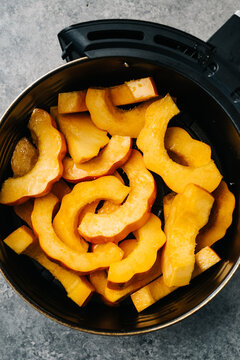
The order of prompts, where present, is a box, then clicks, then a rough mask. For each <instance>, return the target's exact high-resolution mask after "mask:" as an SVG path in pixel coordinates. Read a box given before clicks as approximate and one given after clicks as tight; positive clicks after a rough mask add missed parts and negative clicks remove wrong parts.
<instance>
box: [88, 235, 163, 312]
mask: <svg viewBox="0 0 240 360" xmlns="http://www.w3.org/2000/svg"><path fill="white" fill-rule="evenodd" d="M136 246H137V240H136V239H128V240H124V241H122V242H121V243H120V244H119V247H120V248H121V249H122V250H123V251H124V256H123V258H126V257H127V256H129V255H130V253H131V252H132V251H133V250H134V249H135V248H136ZM161 273H162V272H161V266H160V254H158V255H157V259H156V261H155V263H154V265H153V267H152V268H151V269H150V270H149V271H148V272H146V274H145V275H144V277H143V278H142V279H139V280H134V281H133V282H131V283H130V284H129V285H127V286H124V287H123V288H119V289H111V288H109V287H108V286H107V272H106V271H105V270H98V271H95V272H93V273H92V274H90V276H89V278H90V281H91V283H92V284H93V286H94V287H95V289H96V291H97V293H99V294H100V295H102V297H103V300H104V301H105V302H106V303H107V304H111V305H114V303H117V302H119V301H121V300H123V299H124V298H125V297H127V296H128V295H130V294H131V293H133V292H134V291H136V290H137V289H140V288H141V287H143V286H145V285H147V284H148V283H150V282H151V281H153V280H154V279H156V278H157V277H158V276H160V275H161Z"/></svg>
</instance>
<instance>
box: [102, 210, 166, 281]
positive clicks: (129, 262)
mask: <svg viewBox="0 0 240 360" xmlns="http://www.w3.org/2000/svg"><path fill="white" fill-rule="evenodd" d="M134 236H135V237H136V239H137V246H136V247H135V249H134V250H133V251H132V252H131V253H130V254H129V256H127V257H125V258H124V259H122V260H121V261H119V262H116V263H114V264H112V265H110V267H109V271H108V287H112V285H113V286H114V284H124V283H127V282H129V281H130V280H131V279H132V278H133V277H134V276H135V275H137V274H143V273H146V272H147V271H148V270H149V269H151V267H152V266H153V264H154V263H155V261H156V258H157V252H158V250H159V249H160V248H161V247H162V246H163V245H164V243H165V241H166V237H165V234H164V232H163V231H162V228H161V220H160V219H159V218H158V217H157V216H155V215H154V214H151V215H150V217H149V219H148V221H147V222H146V223H145V225H143V226H142V227H141V228H139V229H138V230H136V231H135V232H134Z"/></svg>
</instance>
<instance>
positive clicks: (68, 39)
mask: <svg viewBox="0 0 240 360" xmlns="http://www.w3.org/2000/svg"><path fill="white" fill-rule="evenodd" d="M58 37H59V41H60V44H61V47H62V50H63V53H62V57H63V59H66V60H67V61H69V62H68V63H67V64H65V65H63V66H61V67H60V68H57V69H55V70H53V71H52V72H50V73H48V74H46V75H45V76H43V77H42V78H41V79H39V80H38V81H37V82H35V83H34V84H32V85H31V86H30V87H29V88H27V89H26V90H25V91H24V92H23V93H22V94H21V95H20V96H19V97H18V98H17V99H16V100H15V102H14V103H13V104H12V105H11V106H10V108H9V109H8V110H7V111H6V113H5V114H4V116H3V118H2V120H1V123H0V144H1V147H0V177H1V178H0V180H1V182H2V181H3V180H4V179H5V178H6V177H7V176H9V175H10V166H9V160H10V158H11V155H12V152H13V149H14V146H15V144H16V142H17V140H18V139H19V138H20V137H21V136H22V135H23V134H25V131H26V130H25V129H26V124H27V121H28V119H29V116H30V114H31V112H32V110H33V108H34V107H40V108H43V109H46V110H49V107H50V106H52V105H56V104H57V94H58V93H59V92H65V91H72V90H79V89H84V88H87V87H90V86H109V85H115V84H120V83H123V82H124V81H127V80H131V79H137V78H141V77H146V76H152V77H153V78H154V80H155V82H156V84H157V88H158V91H159V93H160V94H165V93H167V92H169V93H170V94H171V95H172V96H173V97H176V98H177V104H178V107H179V109H180V111H181V112H180V114H179V115H178V116H177V117H175V118H174V120H173V121H172V122H171V123H170V125H177V126H181V127H184V128H185V129H186V130H187V131H188V132H189V133H190V134H191V135H192V136H193V137H195V138H197V139H200V140H202V141H204V142H206V143H208V144H210V145H211V147H212V157H213V158H214V160H215V162H216V164H217V166H218V168H219V169H220V171H221V173H222V174H223V177H224V179H225V181H226V182H227V184H228V186H229V188H230V190H231V191H232V192H233V193H234V194H235V197H236V208H235V211H234V216H233V223H232V226H231V227H230V229H229V230H228V232H227V234H226V236H225V238H224V239H223V240H221V242H219V243H217V244H216V245H215V249H216V251H217V252H218V254H219V255H220V256H221V258H222V261H221V262H220V263H219V264H217V265H215V266H214V267H213V268H211V269H209V270H208V271H207V272H206V273H204V274H202V275H201V276H199V277H198V278H196V279H194V280H193V281H192V283H191V284H190V285H189V286H187V287H184V288H181V289H178V290H177V291H175V292H174V293H172V294H170V295H169V296H167V297H166V298H164V299H162V300H160V301H159V302H157V303H156V304H154V305H153V306H151V307H149V308H148V309H146V310H145V311H144V312H142V313H140V314H138V313H137V312H136V310H135V309H134V307H133V305H132V304H131V303H130V301H129V300H126V301H124V302H123V303H122V304H121V306H119V307H114V308H111V307H107V306H106V305H104V304H101V303H99V302H98V301H97V300H94V299H93V301H91V302H90V303H89V304H88V305H87V306H86V307H85V308H79V307H77V306H76V305H75V304H74V303H73V302H72V301H71V300H69V299H68V298H67V297H66V296H65V293H64V290H63V288H62V287H61V286H60V285H59V283H57V282H56V281H55V280H53V278H52V277H51V276H50V275H49V273H48V272H47V271H45V270H43V269H42V268H41V267H39V266H37V265H36V264H35V263H33V262H32V261H31V260H30V259H28V258H26V257H24V256H17V255H15V254H14V253H13V252H12V251H11V250H10V249H8V248H7V247H6V246H4V244H3V243H1V254H0V265H1V269H2V273H3V275H4V276H5V277H6V279H7V280H8V281H9V282H10V284H11V285H12V286H13V287H14V288H15V290H16V291H18V293H19V294H21V295H22V296H23V297H24V298H25V299H26V300H27V301H28V302H30V303H31V304H32V305H34V306H35V307H36V308H37V309H38V310H40V311H41V312H43V313H44V314H46V315H48V316H50V317H51V318H53V319H55V320H57V321H59V322H61V323H63V324H65V325H68V326H71V327H73V328H76V329H78V330H83V331H88V332H92V333H96V334H114V335H122V334H137V333H143V332H148V331H153V330H157V329H160V328H163V327H166V326H168V325H170V324H173V323H175V322H177V321H179V320H181V319H183V318H185V317H187V316H188V315H190V314H192V313H193V312H195V311H196V310H198V309H199V308H201V307H202V306H203V305H205V304H206V303H207V302H208V301H209V300H210V299H211V298H213V297H214V296H215V295H216V294H217V293H218V292H219V291H220V290H221V289H222V288H223V287H224V285H225V284H226V283H227V282H228V280H229V279H230V278H231V276H232V275H233V274H234V272H235V271H236V270H237V268H238V265H239V262H240V223H239V193H240V170H239V169H240V137H239V134H240V18H239V12H237V13H236V14H235V15H233V16H232V17H231V18H230V19H229V20H228V22H227V23H226V24H225V25H223V27H222V28H221V29H220V30H218V31H217V32H216V33H215V34H214V35H213V36H212V37H211V38H210V39H209V41H208V42H203V41H201V40H199V39H197V38H195V37H193V36H191V35H189V34H186V33H184V32H182V31H179V30H176V29H173V28H170V27H167V26H163V25H159V24H155V23H150V22H144V21H134V20H101V21H92V22H87V23H82V24H77V25H73V26H70V27H68V28H66V29H64V30H62V31H61V32H60V33H59V35H58ZM156 180H157V186H158V198H157V200H156V202H155V204H154V206H153V211H154V212H155V214H157V215H160V214H161V207H162V204H161V198H162V195H163V194H164V192H165V190H166V189H165V188H164V186H163V183H162V181H161V179H160V178H159V177H157V176H156ZM0 211H1V216H0V222H1V226H0V229H1V231H0V236H1V239H4V237H5V236H7V235H8V234H9V233H10V232H11V231H13V230H14V229H15V228H17V227H18V226H19V225H20V223H19V220H18V219H17V218H16V216H15V215H14V213H13V211H12V209H11V208H10V207H6V206H1V207H0Z"/></svg>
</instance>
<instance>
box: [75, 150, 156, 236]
mask: <svg viewBox="0 0 240 360" xmlns="http://www.w3.org/2000/svg"><path fill="white" fill-rule="evenodd" d="M122 169H123V170H124V171H125V173H126V174H127V176H128V179H129V183H130V189H131V190H130V193H129V195H128V197H127V199H126V201H125V202H124V203H123V204H122V205H121V206H119V208H118V209H116V210H115V211H113V212H112V213H111V214H93V213H87V214H86V215H85V216H84V217H83V218H82V221H81V223H80V225H79V227H78V230H79V233H80V235H82V236H83V237H84V239H86V240H87V241H89V242H92V243H101V242H107V241H114V242H118V241H120V240H123V239H124V238H125V237H126V236H127V235H128V234H129V233H130V232H132V231H135V230H136V229H138V228H139V227H141V226H143V225H144V224H145V223H146V221H147V220H148V218H149V215H150V210H151V206H152V204H153V202H154V200H155V197H156V186H155V181H154V178H153V176H152V175H151V173H150V172H149V171H148V170H147V169H146V168H145V165H144V163H143V159H142V155H141V154H140V152H139V151H137V150H132V153H131V156H130V158H129V160H128V161H127V162H126V163H125V164H124V165H123V167H122Z"/></svg>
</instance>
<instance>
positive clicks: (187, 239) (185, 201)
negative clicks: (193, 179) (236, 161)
mask: <svg viewBox="0 0 240 360" xmlns="http://www.w3.org/2000/svg"><path fill="white" fill-rule="evenodd" d="M213 202H214V198H213V196H212V195H211V194H209V193H208V192H207V191H206V190H204V189H202V188H200V187H198V186H196V185H194V184H189V185H187V186H186V188H185V190H184V192H183V193H181V194H178V195H176V196H175V198H174V200H173V202H172V206H171V209H170V214H169V217H168V219H167V222H166V225H165V228H164V231H165V234H166V239H167V240H166V245H165V247H164V249H163V252H162V259H161V260H162V272H163V280H164V282H165V284H166V285H167V286H169V287H172V286H184V285H187V284H189V282H190V280H191V276H192V272H193V269H194V262H195V256H194V251H195V239H196V236H197V234H198V232H199V230H200V229H201V228H202V227H203V226H204V225H206V223H207V222H208V218H209V215H210V211H211V208H212V205H213Z"/></svg>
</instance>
